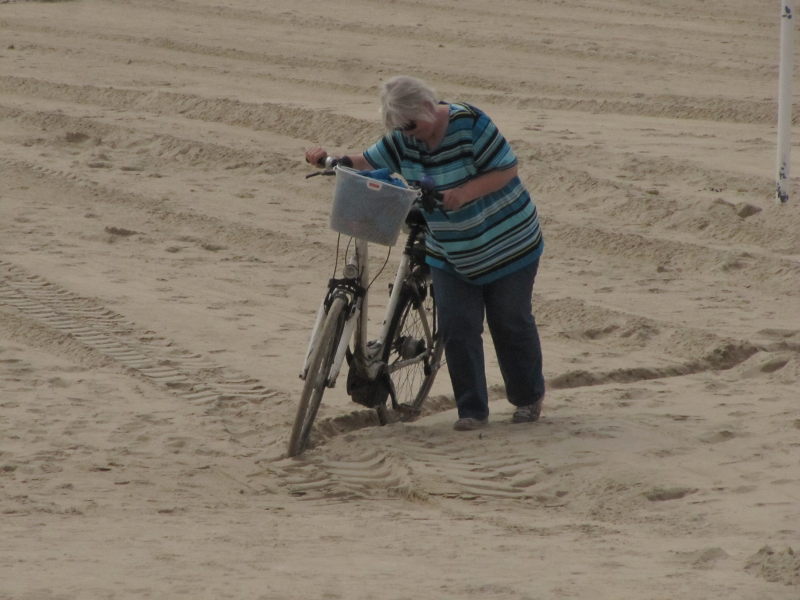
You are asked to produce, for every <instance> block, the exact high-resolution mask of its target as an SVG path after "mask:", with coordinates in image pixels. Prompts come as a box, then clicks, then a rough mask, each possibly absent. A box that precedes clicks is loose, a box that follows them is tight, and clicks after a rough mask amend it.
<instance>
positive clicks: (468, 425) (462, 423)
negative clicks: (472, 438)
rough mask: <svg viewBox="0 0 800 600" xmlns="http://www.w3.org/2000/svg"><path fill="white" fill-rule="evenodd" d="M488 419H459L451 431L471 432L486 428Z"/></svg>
mask: <svg viewBox="0 0 800 600" xmlns="http://www.w3.org/2000/svg"><path fill="white" fill-rule="evenodd" d="M488 423H489V419H488V418H487V419H473V418H472V417H464V418H463V419H459V420H458V421H456V422H455V423H454V424H453V429H455V430H456V431H473V430H475V429H480V428H481V427H486V425H488Z"/></svg>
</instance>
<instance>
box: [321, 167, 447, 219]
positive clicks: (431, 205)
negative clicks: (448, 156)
mask: <svg viewBox="0 0 800 600" xmlns="http://www.w3.org/2000/svg"><path fill="white" fill-rule="evenodd" d="M340 165H341V166H342V167H351V168H352V166H353V161H352V160H350V157H349V156H324V157H323V158H321V159H319V160H318V161H317V166H318V167H319V168H321V169H322V171H316V172H314V173H309V174H308V175H306V179H308V178H309V177H315V176H317V175H334V174H335V173H336V171H335V168H336V167H337V166H340ZM417 187H418V188H419V190H420V200H419V201H420V204H421V205H422V208H423V209H425V211H426V212H433V211H434V210H439V211H441V213H442V214H443V215H444V216H446V217H447V213H446V212H445V210H444V208H443V207H442V193H441V192H439V191H437V190H436V183H435V182H434V181H433V177H431V176H430V175H425V176H424V177H423V178H422V179H421V180H420V181H419V182H418V183H417ZM448 218H449V217H448Z"/></svg>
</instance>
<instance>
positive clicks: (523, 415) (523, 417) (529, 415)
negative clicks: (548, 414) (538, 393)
mask: <svg viewBox="0 0 800 600" xmlns="http://www.w3.org/2000/svg"><path fill="white" fill-rule="evenodd" d="M543 401H544V398H539V400H538V401H536V402H534V403H533V404H528V405H527V406H518V407H517V410H515V411H514V414H513V415H512V416H511V422H512V423H532V422H533V421H538V420H539V415H541V414H542V402H543Z"/></svg>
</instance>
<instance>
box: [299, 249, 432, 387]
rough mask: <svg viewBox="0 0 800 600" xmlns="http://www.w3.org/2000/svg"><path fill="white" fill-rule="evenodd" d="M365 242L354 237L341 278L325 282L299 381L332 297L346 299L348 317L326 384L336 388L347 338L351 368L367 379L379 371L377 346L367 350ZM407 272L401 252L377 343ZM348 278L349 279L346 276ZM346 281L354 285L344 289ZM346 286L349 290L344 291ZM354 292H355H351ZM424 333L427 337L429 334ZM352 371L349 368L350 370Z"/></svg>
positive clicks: (407, 263)
mask: <svg viewBox="0 0 800 600" xmlns="http://www.w3.org/2000/svg"><path fill="white" fill-rule="evenodd" d="M368 246H369V245H368V242H366V241H365V240H361V239H358V238H355V243H354V252H353V255H352V256H351V257H350V259H349V261H348V263H347V266H346V267H345V269H344V271H345V278H344V279H341V280H335V279H334V280H331V281H330V282H329V293H328V295H326V297H325V299H324V300H323V301H322V303H321V304H320V307H319V310H318V311H317V316H316V320H315V323H314V327H313V329H312V333H311V339H310V340H309V344H308V349H307V351H306V359H305V363H304V365H303V371H302V373H301V374H300V378H301V379H305V377H306V374H307V371H308V362H309V358H310V356H311V354H312V353H313V351H314V348H315V347H316V343H317V340H318V337H319V332H320V331H319V330H320V324H321V323H322V320H323V317H324V316H325V313H326V309H327V305H328V303H329V301H330V299H331V297H332V296H335V295H336V294H342V295H345V296H347V306H348V315H347V320H346V321H345V324H344V328H343V331H342V337H341V341H340V342H339V347H338V348H337V350H336V355H335V359H334V361H333V363H332V364H331V368H330V371H329V372H328V377H327V381H326V385H327V387H329V388H332V387H334V386H335V385H336V379H337V378H338V376H339V373H340V371H341V368H342V363H343V362H344V359H345V356H346V354H347V349H348V347H349V345H350V341H351V339H352V340H353V341H354V344H353V345H354V349H353V358H354V360H355V364H356V365H358V366H357V367H355V365H354V367H355V368H358V369H361V371H362V372H363V373H364V374H365V375H366V376H367V377H368V378H369V379H374V378H375V377H377V375H378V373H379V371H380V370H381V368H382V367H383V364H382V361H381V360H380V359H379V358H378V357H379V356H380V351H381V346H380V345H378V346H376V347H372V348H371V347H369V345H368V343H367V324H368V322H369V319H368V311H369V306H368V295H369V284H370V281H369V250H368ZM410 269H411V257H410V256H409V255H408V254H407V253H405V252H404V253H403V254H402V256H401V259H400V265H399V266H398V269H397V273H396V275H395V280H394V284H393V285H392V292H391V295H390V297H389V302H388V303H387V305H386V311H385V314H384V318H383V323H382V325H381V332H380V335H379V337H378V338H377V339H378V340H379V341H380V342H382V343H383V342H385V340H386V338H387V336H388V333H389V331H388V330H389V326H390V323H389V321H390V318H391V315H392V314H393V313H394V310H395V308H396V307H397V304H398V302H399V300H400V293H401V291H402V284H403V281H404V280H405V278H406V277H407V276H408V274H409V272H410ZM347 275H352V277H347ZM347 280H350V281H352V282H353V283H355V284H357V285H352V286H346V285H344V283H343V282H344V281H347ZM348 287H349V288H350V289H348ZM354 290H358V291H354ZM426 334H427V335H428V336H430V331H427V332H426ZM351 368H353V367H351Z"/></svg>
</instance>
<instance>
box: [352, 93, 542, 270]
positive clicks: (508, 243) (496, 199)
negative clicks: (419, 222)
mask: <svg viewBox="0 0 800 600" xmlns="http://www.w3.org/2000/svg"><path fill="white" fill-rule="evenodd" d="M449 106H450V122H449V123H448V125H447V130H446V131H445V134H444V137H443V139H442V141H441V143H440V144H439V146H438V147H437V148H436V149H435V150H434V151H433V152H429V151H428V149H427V146H426V145H425V143H424V142H421V141H419V140H417V139H416V138H414V137H413V136H408V135H404V134H403V133H401V132H400V131H392V132H390V133H388V134H386V135H385V136H384V137H383V138H381V139H380V140H378V141H377V142H376V143H375V144H373V145H372V146H370V147H369V148H367V149H366V150H365V151H364V158H366V160H367V161H368V162H369V163H370V164H371V165H372V166H373V167H375V168H388V169H390V170H392V171H394V172H397V173H400V174H401V175H403V177H405V179H406V180H407V181H409V182H419V181H420V180H421V179H422V178H423V177H424V176H425V175H428V176H430V177H432V178H433V180H434V182H435V184H436V189H438V190H440V191H441V190H447V189H451V188H455V187H458V186H460V185H463V184H464V183H466V182H467V181H469V180H470V179H473V178H475V177H479V176H481V175H484V174H486V173H489V172H491V171H500V170H504V169H509V168H511V167H513V166H514V165H516V164H517V157H516V156H515V155H514V152H513V150H512V149H511V146H510V145H509V144H508V142H507V141H506V140H505V138H504V137H503V136H502V134H501V133H500V131H499V130H498V129H497V126H496V125H495V124H494V123H493V122H492V120H491V119H490V118H489V117H488V116H487V115H486V114H485V113H483V112H482V111H480V110H479V109H477V108H475V107H473V106H470V105H468V104H450V105H449ZM425 218H426V220H427V222H428V227H429V228H430V235H428V236H427V242H426V244H427V259H426V260H427V262H428V264H429V265H431V266H432V267H436V268H439V269H444V270H446V271H449V272H451V273H455V274H456V275H459V276H460V277H462V278H463V279H465V280H467V281H469V282H471V283H475V284H485V283H489V282H491V281H494V280H496V279H499V278H501V277H503V276H505V275H508V274H510V273H513V272H514V271H516V270H518V269H521V268H522V267H525V266H527V265H529V264H531V263H533V262H534V261H535V260H536V259H537V258H539V256H540V255H541V253H542V250H543V248H544V242H543V241H542V233H541V229H540V227H539V218H538V215H537V212H536V206H535V205H534V203H533V201H532V200H531V197H530V195H529V194H528V191H527V190H526V189H525V186H524V185H523V184H522V181H520V179H519V177H514V178H513V179H512V180H511V181H509V182H508V183H507V184H506V185H505V186H504V187H503V188H501V189H500V190H497V191H495V192H492V193H490V194H487V195H485V196H482V197H480V198H477V199H475V200H473V201H472V202H469V203H468V204H466V205H464V206H462V207H461V208H459V209H457V210H454V211H448V212H447V214H446V215H445V214H443V213H442V211H434V212H430V213H425Z"/></svg>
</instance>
